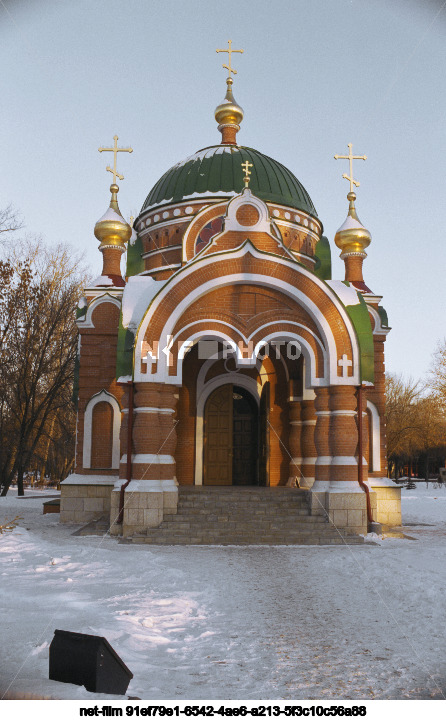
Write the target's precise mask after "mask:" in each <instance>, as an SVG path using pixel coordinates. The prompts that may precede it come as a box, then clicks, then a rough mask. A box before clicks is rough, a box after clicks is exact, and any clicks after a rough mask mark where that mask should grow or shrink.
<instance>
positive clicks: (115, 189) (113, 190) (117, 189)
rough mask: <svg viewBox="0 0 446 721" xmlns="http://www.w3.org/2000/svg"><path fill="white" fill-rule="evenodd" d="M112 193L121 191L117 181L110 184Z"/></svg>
mask: <svg viewBox="0 0 446 721" xmlns="http://www.w3.org/2000/svg"><path fill="white" fill-rule="evenodd" d="M110 193H119V185H116V183H112V184H111V185H110Z"/></svg>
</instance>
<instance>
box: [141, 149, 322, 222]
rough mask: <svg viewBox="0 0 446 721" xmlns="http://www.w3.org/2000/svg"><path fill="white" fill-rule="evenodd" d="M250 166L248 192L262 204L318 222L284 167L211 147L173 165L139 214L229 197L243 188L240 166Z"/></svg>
mask: <svg viewBox="0 0 446 721" xmlns="http://www.w3.org/2000/svg"><path fill="white" fill-rule="evenodd" d="M245 160H248V161H249V162H250V163H252V164H253V167H252V168H251V171H252V175H251V181H250V184H249V187H250V189H251V190H252V192H253V193H254V195H257V196H258V197H259V198H261V199H262V200H265V201H269V202H273V203H279V204H281V205H286V206H289V207H290V208H295V209H296V210H303V211H305V212H306V213H309V214H310V215H312V216H313V217H315V218H317V213H316V209H315V207H314V205H313V203H312V201H311V198H310V196H309V195H308V193H307V191H306V190H305V188H304V187H303V185H302V184H301V183H300V182H299V181H298V179H297V178H296V177H295V176H294V175H293V173H292V172H291V171H290V170H288V168H286V167H285V166H284V165H282V164H281V163H278V162H277V160H273V159H272V158H269V157H268V156H267V155H263V153H259V151H258V150H253V149H252V148H244V147H241V146H239V145H213V146H211V147H210V148H204V149H203V150H199V151H198V152H197V153H195V154H194V155H191V156H190V157H189V158H187V159H186V160H183V161H182V162H181V163H177V164H176V165H174V166H173V167H172V168H170V170H168V171H167V173H164V175H163V176H162V178H160V179H159V180H158V182H157V183H156V184H155V185H154V187H153V188H152V190H151V191H150V193H149V195H148V196H147V198H146V201H145V203H144V205H143V207H142V208H141V212H143V211H144V210H146V209H147V208H151V207H153V206H157V205H165V204H166V203H179V202H181V201H182V200H189V199H193V198H195V197H199V196H200V195H204V196H207V197H211V196H213V195H215V196H216V197H219V196H222V197H228V198H229V197H230V196H231V195H233V194H234V193H240V192H241V190H242V189H243V187H244V184H243V175H244V173H243V171H242V168H241V163H243V162H245Z"/></svg>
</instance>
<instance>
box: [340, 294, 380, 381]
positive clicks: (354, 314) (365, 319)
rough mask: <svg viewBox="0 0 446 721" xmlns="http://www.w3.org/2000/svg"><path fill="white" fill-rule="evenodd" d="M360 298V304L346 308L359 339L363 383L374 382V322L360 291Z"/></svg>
mask: <svg viewBox="0 0 446 721" xmlns="http://www.w3.org/2000/svg"><path fill="white" fill-rule="evenodd" d="M344 284H345V285H347V286H349V285H350V283H348V282H347V281H344ZM358 298H359V304H358V305H346V306H344V308H345V310H346V311H347V313H348V316H349V318H350V320H351V321H352V323H353V327H354V329H355V333H356V337H357V339H358V344H359V356H360V381H361V383H374V382H375V349H374V345H373V332H372V324H371V321H370V314H369V311H368V308H367V304H366V302H365V300H364V298H363V297H362V295H361V293H358Z"/></svg>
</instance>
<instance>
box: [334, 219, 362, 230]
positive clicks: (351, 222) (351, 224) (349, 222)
mask: <svg viewBox="0 0 446 721" xmlns="http://www.w3.org/2000/svg"><path fill="white" fill-rule="evenodd" d="M351 228H364V226H363V225H362V223H360V222H359V220H356V218H352V216H351V215H347V217H346V219H345V220H344V222H343V223H342V225H341V227H340V228H338V230H337V232H338V233H339V232H340V231H341V230H350V229H351Z"/></svg>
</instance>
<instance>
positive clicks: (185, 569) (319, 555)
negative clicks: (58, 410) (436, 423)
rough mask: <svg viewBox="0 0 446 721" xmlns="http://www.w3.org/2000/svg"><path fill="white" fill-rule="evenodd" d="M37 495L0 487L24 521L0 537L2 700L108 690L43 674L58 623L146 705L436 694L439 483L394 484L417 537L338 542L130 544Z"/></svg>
mask: <svg viewBox="0 0 446 721" xmlns="http://www.w3.org/2000/svg"><path fill="white" fill-rule="evenodd" d="M53 495H54V494H53ZM42 501H43V499H42V495H41V494H39V493H37V492H31V491H28V492H27V495H26V497H25V498H24V499H20V498H17V496H16V491H11V492H10V493H9V494H8V496H7V497H6V498H0V524H1V523H3V519H4V518H5V517H8V518H11V517H13V516H15V515H20V516H21V517H22V518H23V520H22V521H20V526H19V527H18V528H16V529H15V530H14V531H13V532H10V533H6V534H3V535H0V613H1V618H2V625H1V629H2V652H1V655H0V697H1V696H2V695H3V694H5V692H6V691H7V690H8V691H7V693H8V698H20V697H21V695H22V694H24V693H34V694H39V695H42V696H46V697H48V696H52V697H54V698H65V699H67V698H68V699H82V698H84V699H95V698H99V697H101V698H104V696H97V695H95V694H91V693H88V692H87V691H86V690H85V689H84V688H83V687H82V688H81V687H77V686H73V685H71V684H62V683H57V682H54V681H49V680H48V657H49V644H50V643H51V640H52V638H53V633H54V630H55V629H56V628H59V629H64V630H70V631H79V632H83V633H89V634H97V635H100V636H105V637H106V638H107V639H108V641H109V642H110V643H111V645H112V646H113V647H114V649H115V650H116V652H117V653H118V654H119V655H120V656H121V658H122V659H123V661H124V662H125V663H126V664H127V666H128V667H129V668H130V670H131V671H132V672H133V674H134V678H133V680H132V681H131V683H130V686H129V688H128V691H127V693H128V695H129V696H136V697H140V698H141V699H145V700H151V699H157V700H160V699H271V700H272V699H431V698H435V699H443V698H444V696H445V695H446V669H445V645H444V638H443V634H444V623H445V598H446V580H445V568H446V535H445V531H446V522H445V518H446V489H445V488H438V489H434V488H433V487H432V485H430V486H429V488H427V489H426V488H425V484H419V485H418V487H417V488H416V489H414V490H403V514H404V520H405V523H406V524H410V525H406V526H405V532H406V533H407V534H408V535H410V536H411V537H412V538H414V539H415V540H408V539H394V538H392V539H391V538H387V539H379V540H378V544H377V545H364V546H344V547H330V546H321V547H308V546H306V547H305V546H288V547H283V546H274V547H261V546H244V547H242V546H239V547H237V546H227V547H223V546H220V547H218V546H217V547H211V546H205V547H197V546H195V547H194V546H188V547H187V546H183V547H178V546H177V547H174V546H172V547H167V548H166V547H151V546H140V545H138V546H130V545H125V544H119V543H118V542H117V541H116V540H115V539H111V538H109V537H98V536H96V537H91V536H90V537H82V536H72V535H71V534H72V533H73V530H74V529H73V527H72V526H71V527H68V526H62V525H60V524H59V523H58V518H59V517H58V515H56V514H47V515H45V516H44V515H42ZM375 539H376V537H375ZM108 698H116V699H117V698H119V697H108Z"/></svg>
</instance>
